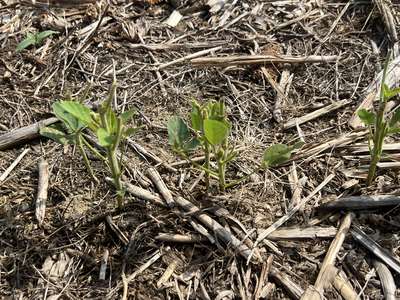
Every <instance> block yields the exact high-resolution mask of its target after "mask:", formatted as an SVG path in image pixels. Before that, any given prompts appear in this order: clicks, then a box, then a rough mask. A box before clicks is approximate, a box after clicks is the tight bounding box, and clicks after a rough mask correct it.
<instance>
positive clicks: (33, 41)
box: [16, 30, 58, 52]
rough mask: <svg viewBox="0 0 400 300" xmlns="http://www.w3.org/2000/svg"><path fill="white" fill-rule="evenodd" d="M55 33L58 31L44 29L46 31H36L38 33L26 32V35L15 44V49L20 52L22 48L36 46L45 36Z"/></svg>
mask: <svg viewBox="0 0 400 300" xmlns="http://www.w3.org/2000/svg"><path fill="white" fill-rule="evenodd" d="M55 33H58V32H57V31H53V30H46V31H42V32H38V33H30V32H28V34H27V35H26V38H25V39H24V40H22V42H20V43H19V44H18V45H17V49H16V51H17V52H21V51H22V50H24V49H26V48H28V47H30V46H38V45H40V44H41V43H42V42H43V40H44V39H45V38H47V37H49V36H51V35H53V34H55Z"/></svg>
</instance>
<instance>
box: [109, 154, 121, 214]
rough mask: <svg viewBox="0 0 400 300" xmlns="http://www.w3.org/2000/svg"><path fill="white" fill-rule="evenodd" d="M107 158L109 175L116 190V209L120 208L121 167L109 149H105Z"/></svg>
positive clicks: (115, 155)
mask: <svg viewBox="0 0 400 300" xmlns="http://www.w3.org/2000/svg"><path fill="white" fill-rule="evenodd" d="M107 158H108V162H109V164H110V167H111V174H112V177H113V182H114V186H115V189H116V190H117V201H118V207H119V208H122V201H123V194H122V192H123V187H122V183H121V167H120V165H119V163H118V158H117V153H116V151H115V150H112V149H111V148H107Z"/></svg>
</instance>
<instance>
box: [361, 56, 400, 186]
mask: <svg viewBox="0 0 400 300" xmlns="http://www.w3.org/2000/svg"><path fill="white" fill-rule="evenodd" d="M389 57H390V55H388V57H387V59H386V62H385V66H384V69H383V75H382V83H381V89H380V94H379V105H378V108H377V110H375V111H369V110H366V109H360V110H359V111H358V112H357V114H358V116H359V117H360V119H361V121H362V122H363V123H364V124H365V125H367V126H368V128H369V137H368V146H369V150H370V154H371V163H370V166H369V170H368V177H367V185H368V186H369V185H371V183H372V181H373V180H374V178H375V174H376V168H377V165H378V162H379V161H380V160H381V156H382V149H383V144H384V140H385V137H386V136H388V135H389V134H393V133H398V132H400V127H399V121H400V108H398V109H397V110H396V111H395V112H393V114H392V116H391V117H390V118H388V117H386V116H385V111H386V104H387V102H388V101H389V100H390V99H391V98H393V97H395V96H396V95H398V94H399V93H400V87H397V88H393V89H391V88H389V87H388V86H387V85H386V83H385V80H386V75H387V68H388V64H389Z"/></svg>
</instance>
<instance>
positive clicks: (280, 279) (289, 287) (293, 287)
mask: <svg viewBox="0 0 400 300" xmlns="http://www.w3.org/2000/svg"><path fill="white" fill-rule="evenodd" d="M269 275H271V278H272V279H274V280H275V282H276V283H278V284H279V285H281V286H282V287H283V288H284V289H285V290H286V291H287V292H288V293H289V295H290V296H291V297H292V298H293V299H300V298H301V295H303V293H304V291H303V289H302V288H301V287H299V286H298V285H297V284H295V283H294V282H293V281H292V280H291V279H290V278H289V277H288V276H287V275H286V274H284V273H282V272H281V271H279V270H278V269H277V268H275V267H271V271H270V273H269Z"/></svg>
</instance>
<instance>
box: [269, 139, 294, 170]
mask: <svg viewBox="0 0 400 300" xmlns="http://www.w3.org/2000/svg"><path fill="white" fill-rule="evenodd" d="M294 149H295V146H287V145H285V144H275V145H272V146H270V147H269V148H268V149H267V150H265V152H264V156H263V161H262V166H263V167H264V168H268V167H273V166H277V165H280V164H282V163H284V162H286V161H288V160H289V159H290V156H291V154H292V151H293V150H294Z"/></svg>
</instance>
